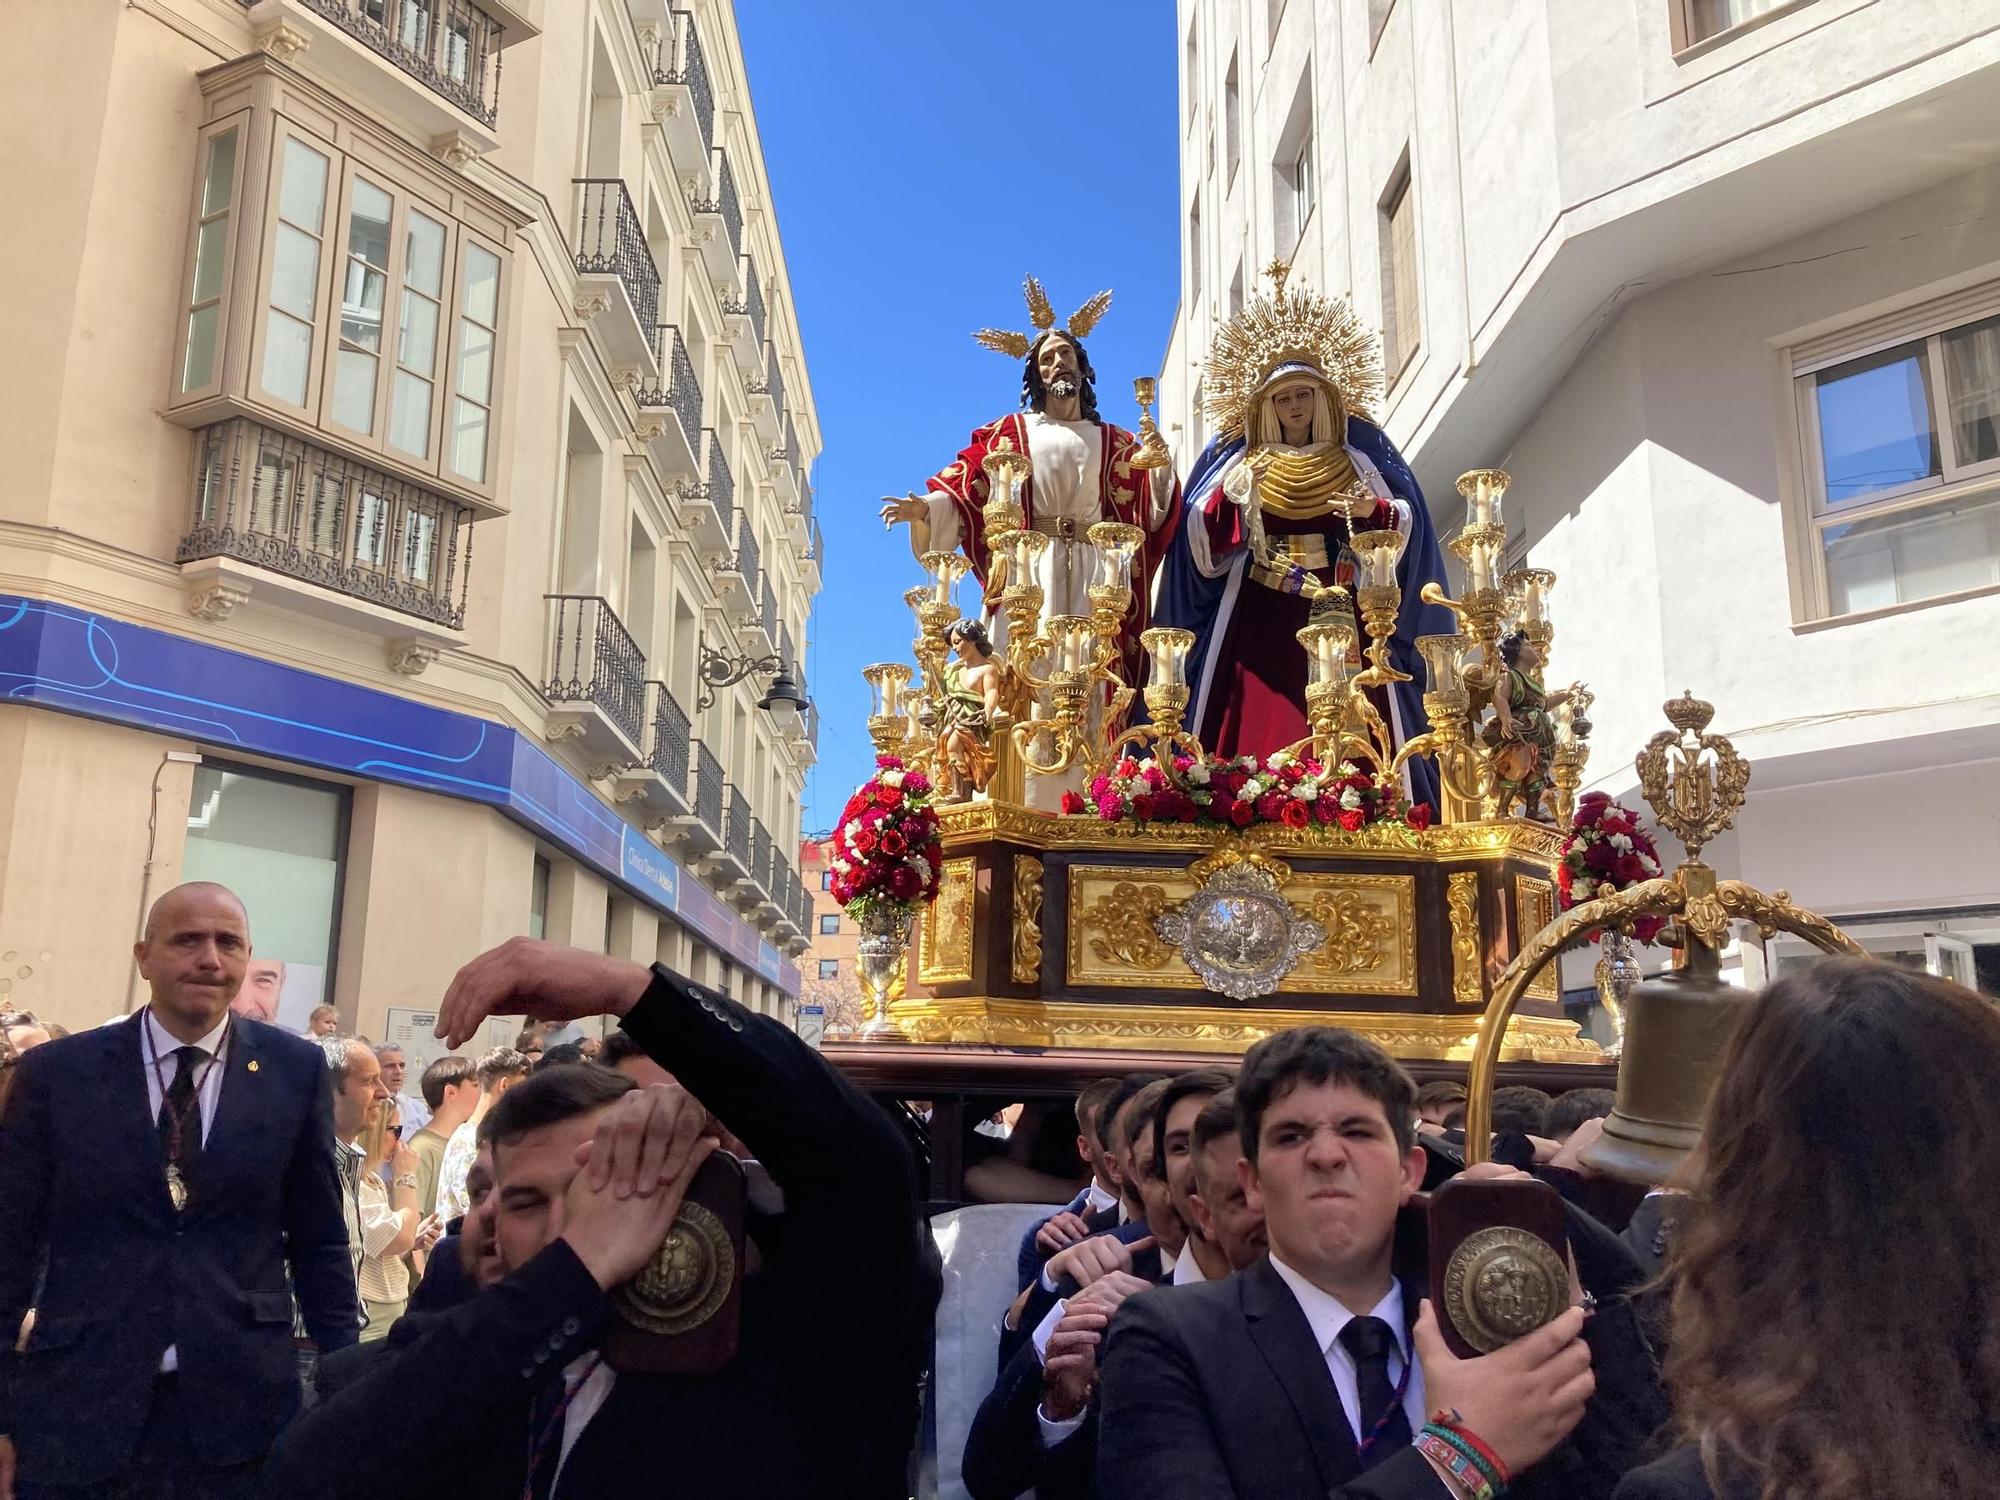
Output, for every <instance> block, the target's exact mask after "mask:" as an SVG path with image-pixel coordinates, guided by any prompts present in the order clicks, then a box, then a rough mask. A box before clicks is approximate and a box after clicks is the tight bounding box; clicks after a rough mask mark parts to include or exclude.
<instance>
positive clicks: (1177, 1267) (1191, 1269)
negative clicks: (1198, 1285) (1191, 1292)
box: [1174, 1235, 1208, 1286]
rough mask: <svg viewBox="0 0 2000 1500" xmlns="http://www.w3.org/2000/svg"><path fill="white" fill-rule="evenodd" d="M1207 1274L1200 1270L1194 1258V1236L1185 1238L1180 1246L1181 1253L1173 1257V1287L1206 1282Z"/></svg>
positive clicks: (1199, 1265) (1199, 1263)
mask: <svg viewBox="0 0 2000 1500" xmlns="http://www.w3.org/2000/svg"><path fill="white" fill-rule="evenodd" d="M1206 1280H1208V1273H1207V1272H1206V1271H1204V1270H1202V1268H1201V1262H1200V1261H1198V1260H1196V1259H1195V1258H1194V1236H1193V1235H1189V1236H1188V1237H1187V1243H1186V1244H1185V1245H1183V1246H1181V1253H1180V1254H1179V1255H1177V1256H1176V1257H1174V1285H1175V1286H1187V1285H1188V1284H1189V1283H1190V1282H1196V1281H1206Z"/></svg>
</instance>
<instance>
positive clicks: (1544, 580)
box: [1500, 568, 1556, 662]
mask: <svg viewBox="0 0 2000 1500" xmlns="http://www.w3.org/2000/svg"><path fill="white" fill-rule="evenodd" d="M1555 586H1556V575H1555V574H1554V572H1552V571H1551V570H1550V569H1548V568H1516V569H1514V571H1513V572H1511V573H1509V574H1508V575H1507V576H1506V577H1504V578H1502V579H1501V580H1500V591H1501V593H1502V594H1503V595H1504V596H1505V598H1506V601H1507V603H1506V614H1507V618H1508V619H1509V620H1510V621H1512V623H1513V627H1514V629H1516V630H1518V631H1520V632H1521V634H1522V635H1523V636H1524V637H1526V638H1527V640H1528V641H1529V642H1530V643H1531V644H1532V645H1533V646H1534V648H1535V650H1536V652H1538V653H1539V654H1540V656H1541V658H1542V660H1543V661H1544V662H1546V661H1547V660H1548V659H1549V647H1550V646H1551V645H1553V644H1554V643H1555V638H1556V627H1555V624H1554V622H1553V621H1551V620H1550V619H1549V604H1548V601H1549V594H1550V593H1551V592H1552V591H1553V590H1554V588H1555Z"/></svg>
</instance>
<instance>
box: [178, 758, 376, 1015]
mask: <svg viewBox="0 0 2000 1500" xmlns="http://www.w3.org/2000/svg"><path fill="white" fill-rule="evenodd" d="M347 797H348V794H347V790H346V788H344V787H339V786H333V785H329V784H328V783H325V782H316V781H304V780H301V779H299V778H296V777H291V776H280V775H277V774H276V773H274V772H270V771H262V770H254V769H252V768H250V767H248V766H232V765H229V764H226V763H218V762H215V761H209V762H208V763H206V764H204V765H201V766H198V767H196V768H195V773H194V793H193V797H192V799H191V800H190V802H189V804H188V821H187V846H186V849H185V851H184V853H183V855H182V859H181V878H182V879H183V880H212V881H214V882H216V883H217V884H218V885H225V886H228V887H229V889H230V890H232V891H234V892H235V893H236V894H237V896H238V897H239V898H240V899H241V900H242V902H243V907H244V910H245V911H247V912H248V913H249V915H250V948H251V952H252V957H251V960H250V973H249V976H248V977H247V978H246V979H245V981H244V985H243V991H242V994H241V995H240V996H239V997H238V1000H237V1006H238V1008H239V1009H241V1010H243V1011H244V1013H245V1014H250V1015H254V1016H255V1017H256V1018H257V1019H258V1020H264V1021H271V1022H273V1023H274V1024H276V1025H278V1026H282V1027H284V1028H285V1029H286V1030H287V1031H298V1032H302V1031H304V1030H305V1029H306V1020H307V1017H308V1016H309V1015H310V1014H311V1012H312V1008H313V1007H314V1006H315V1005H318V1004H320V1003H321V1002H322V1001H324V1000H328V999H330V998H331V997H332V994H333V957H334V950H335V945H336V943H337V941H338V936H339V931H340V884H341V873H342V871H341V861H342V857H343V854H344V852H345V849H346V843H347Z"/></svg>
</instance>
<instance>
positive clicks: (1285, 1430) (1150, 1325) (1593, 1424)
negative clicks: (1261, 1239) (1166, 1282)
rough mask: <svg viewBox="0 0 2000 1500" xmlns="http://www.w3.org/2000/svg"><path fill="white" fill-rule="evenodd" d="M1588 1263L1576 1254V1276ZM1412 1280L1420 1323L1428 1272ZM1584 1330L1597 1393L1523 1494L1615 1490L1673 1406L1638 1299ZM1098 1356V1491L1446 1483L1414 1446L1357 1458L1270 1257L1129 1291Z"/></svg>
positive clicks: (1344, 1492) (1205, 1499)
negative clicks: (1188, 1280) (1201, 1278)
mask: <svg viewBox="0 0 2000 1500" xmlns="http://www.w3.org/2000/svg"><path fill="white" fill-rule="evenodd" d="M1599 1233H1600V1234H1602V1233H1603V1231H1602V1230H1601V1229H1600V1230H1599ZM1606 1238H1608V1236H1606ZM1584 1262H1585V1256H1584V1255H1582V1254H1579V1256H1578V1267H1579V1272H1580V1273H1581V1272H1582V1271H1583V1268H1584ZM1400 1279H1401V1280H1402V1282H1403V1306H1404V1309H1405V1312H1406V1316H1408V1317H1409V1318H1410V1319H1412V1320H1414V1318H1415V1316H1416V1311H1417V1303H1418V1299H1419V1298H1421V1297H1422V1296H1423V1295H1425V1291H1424V1286H1423V1281H1422V1277H1421V1275H1420V1274H1404V1275H1402V1276H1401V1278H1400ZM1585 1285H1590V1281H1589V1280H1588V1278H1587V1277H1586V1279H1585ZM1592 1290H1593V1291H1595V1290H1596V1288H1595V1287H1593V1288H1592ZM1585 1339H1586V1340H1587V1342H1588V1343H1589V1344H1590V1347H1591V1357H1592V1361H1593V1368H1594V1370H1595V1372H1596V1376H1597V1394H1596V1395H1595V1396H1594V1397H1593V1398H1592V1401H1591V1405H1590V1408H1589V1410H1588V1411H1587V1412H1586V1414H1585V1417H1584V1420H1583V1422H1582V1423H1581V1424H1580V1425H1579V1426H1578V1428H1577V1430H1576V1431H1575V1432H1574V1433H1572V1434H1571V1436H1570V1438H1569V1440H1568V1441H1567V1442H1565V1443H1564V1444H1563V1445H1562V1446H1561V1447H1560V1448H1558V1449H1557V1450H1556V1451H1555V1452H1554V1453H1552V1454H1550V1455H1549V1457H1548V1458H1546V1459H1544V1460H1543V1461H1542V1462H1541V1463H1539V1464H1537V1465H1536V1466H1535V1467H1534V1468H1533V1469H1531V1470H1529V1471H1528V1472H1527V1473H1525V1474H1522V1475H1518V1476H1516V1479H1515V1483H1514V1485H1513V1486H1512V1487H1511V1488H1510V1489H1509V1491H1508V1493H1509V1495H1510V1496H1515V1497H1518V1500H1536V1497H1545V1500H1603V1497H1606V1496H1609V1495H1610V1493H1611V1490H1612V1487H1613V1486H1614V1485H1615V1484H1616V1482H1617V1479H1618V1476H1619V1475H1620V1474H1622V1473H1623V1472H1624V1471H1625V1470H1626V1469H1627V1468H1629V1467H1631V1465H1632V1463H1633V1462H1634V1461H1636V1458H1637V1455H1638V1452H1639V1448H1640V1445H1641V1444H1643V1443H1644V1441H1645V1440H1646V1438H1647V1437H1648V1436H1650V1434H1651V1433H1652V1432H1653V1430H1654V1428H1655V1427H1657V1425H1658V1423H1659V1421H1660V1419H1661V1417H1662V1416H1663V1415H1664V1410H1665V1408H1664V1402H1663V1400H1662V1398H1661V1396H1660V1393H1659V1386H1658V1376H1657V1372H1656V1371H1655V1370H1654V1368H1653V1365H1652V1361H1651V1358H1650V1356H1649V1354H1648V1352H1647V1350H1646V1347H1645V1342H1644V1340H1643V1338H1642V1337H1641V1336H1640V1333H1639V1327H1638V1323H1637V1320H1636V1318H1635V1317H1634V1315H1633V1312H1632V1309H1631V1308H1630V1306H1629V1305H1628V1304H1627V1303H1625V1302H1624V1301H1623V1300H1622V1299H1618V1300H1614V1301H1612V1302H1610V1303H1608V1304H1605V1305H1602V1306H1600V1309H1599V1311H1598V1313H1597V1315H1596V1316H1595V1317H1593V1318H1592V1319H1591V1320H1590V1322H1589V1324H1588V1325H1587V1327H1586V1332H1585ZM1101 1367H1102V1370H1103V1376H1102V1382H1101V1385H1100V1387H1099V1396H1098V1400H1099V1410H1098V1451H1097V1489H1098V1494H1099V1495H1100V1496H1101V1497H1102V1500H1178V1497H1187V1500H1195V1497H1200V1500H1221V1497H1227V1496H1243V1497H1246V1500H1248V1497H1252V1496H1255V1497H1257V1500H1287V1497H1291V1496H1297V1497H1300V1500H1305V1497H1311V1500H1437V1497H1438V1495H1439V1494H1440V1489H1441V1487H1440V1485H1439V1483H1438V1479H1437V1475H1436V1474H1435V1472H1434V1471H1433V1470H1432V1469H1431V1467H1430V1465H1429V1464H1428V1463H1427V1462H1426V1461H1425V1459H1424V1458H1423V1456H1422V1455H1421V1454H1419V1453H1417V1451H1416V1450H1415V1449H1414V1448H1410V1449H1405V1450H1404V1451H1403V1452H1401V1453H1397V1454H1394V1455H1392V1456H1391V1457H1389V1458H1387V1459H1385V1460H1384V1461H1383V1462H1382V1463H1380V1464H1378V1465H1377V1466H1376V1467H1375V1468H1373V1469H1370V1470H1368V1471H1367V1472H1366V1473H1363V1472H1362V1471H1361V1467H1360V1459H1359V1457H1358V1455H1357V1453H1356V1448H1357V1442H1358V1440H1357V1439H1356V1437H1355V1435H1354V1433H1353V1430H1352V1429H1351V1428H1350V1427H1349V1426H1348V1423H1347V1417H1346V1414H1345V1412H1344V1411H1343V1410H1342V1408H1341V1405H1340V1398H1339V1396H1338V1395H1337V1394H1336V1392H1335V1390H1334V1386H1333V1377H1332V1376H1331V1375H1330V1374H1329V1373H1328V1371H1327V1367H1326V1359H1325V1356H1324V1355H1323V1354H1322V1353H1321V1351H1320V1349H1319V1346H1318V1345H1317V1343H1316V1342H1315V1341H1314V1339H1313V1335H1312V1329H1311V1325H1309V1324H1308V1323H1307V1321H1306V1316H1305V1313H1304V1311H1303V1310H1302V1309H1301V1308H1300V1307H1299V1304H1298V1299H1297V1298H1296V1297H1294V1296H1293V1295H1292V1292H1291V1289H1290V1288H1289V1287H1288V1286H1286V1285H1285V1283H1284V1280H1283V1279H1282V1278H1281V1277H1280V1276H1279V1275H1278V1272H1277V1271H1276V1269H1275V1268H1274V1267H1273V1266H1272V1265H1271V1262H1270V1260H1269V1258H1268V1257H1266V1258H1265V1259H1263V1260H1260V1261H1258V1262H1257V1263H1256V1264H1255V1265H1253V1266H1251V1267H1250V1268H1249V1269H1248V1270H1246V1271H1243V1272H1241V1273H1240V1274H1238V1275H1235V1276H1231V1277H1229V1278H1228V1279H1227V1280H1224V1281H1211V1282H1204V1283H1199V1284H1196V1285H1190V1286H1179V1287H1166V1288H1162V1289H1161V1290H1159V1291H1155V1292H1149V1293H1147V1294H1146V1295H1145V1296H1143V1297H1133V1298H1130V1299H1128V1300H1127V1301H1126V1303H1125V1304H1124V1306H1122V1307H1121V1308H1119V1310H1118V1315H1117V1317H1116V1318H1114V1319H1113V1321H1112V1324H1111V1328H1110V1331H1109V1337H1108V1338H1107V1339H1106V1341H1105V1346H1104V1351H1103V1356H1102V1360H1101Z"/></svg>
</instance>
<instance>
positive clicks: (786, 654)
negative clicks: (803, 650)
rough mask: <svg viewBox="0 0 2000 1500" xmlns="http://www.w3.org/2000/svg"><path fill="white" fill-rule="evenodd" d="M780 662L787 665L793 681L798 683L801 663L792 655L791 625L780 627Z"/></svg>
mask: <svg viewBox="0 0 2000 1500" xmlns="http://www.w3.org/2000/svg"><path fill="white" fill-rule="evenodd" d="M778 660H779V661H781V662H783V663H784V664H785V668H786V670H787V671H789V672H790V673H791V674H792V680H793V681H794V682H796V681H797V680H798V675H799V672H798V665H799V662H798V658H797V657H796V656H793V655H792V627H791V626H789V625H780V626H779V627H778Z"/></svg>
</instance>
